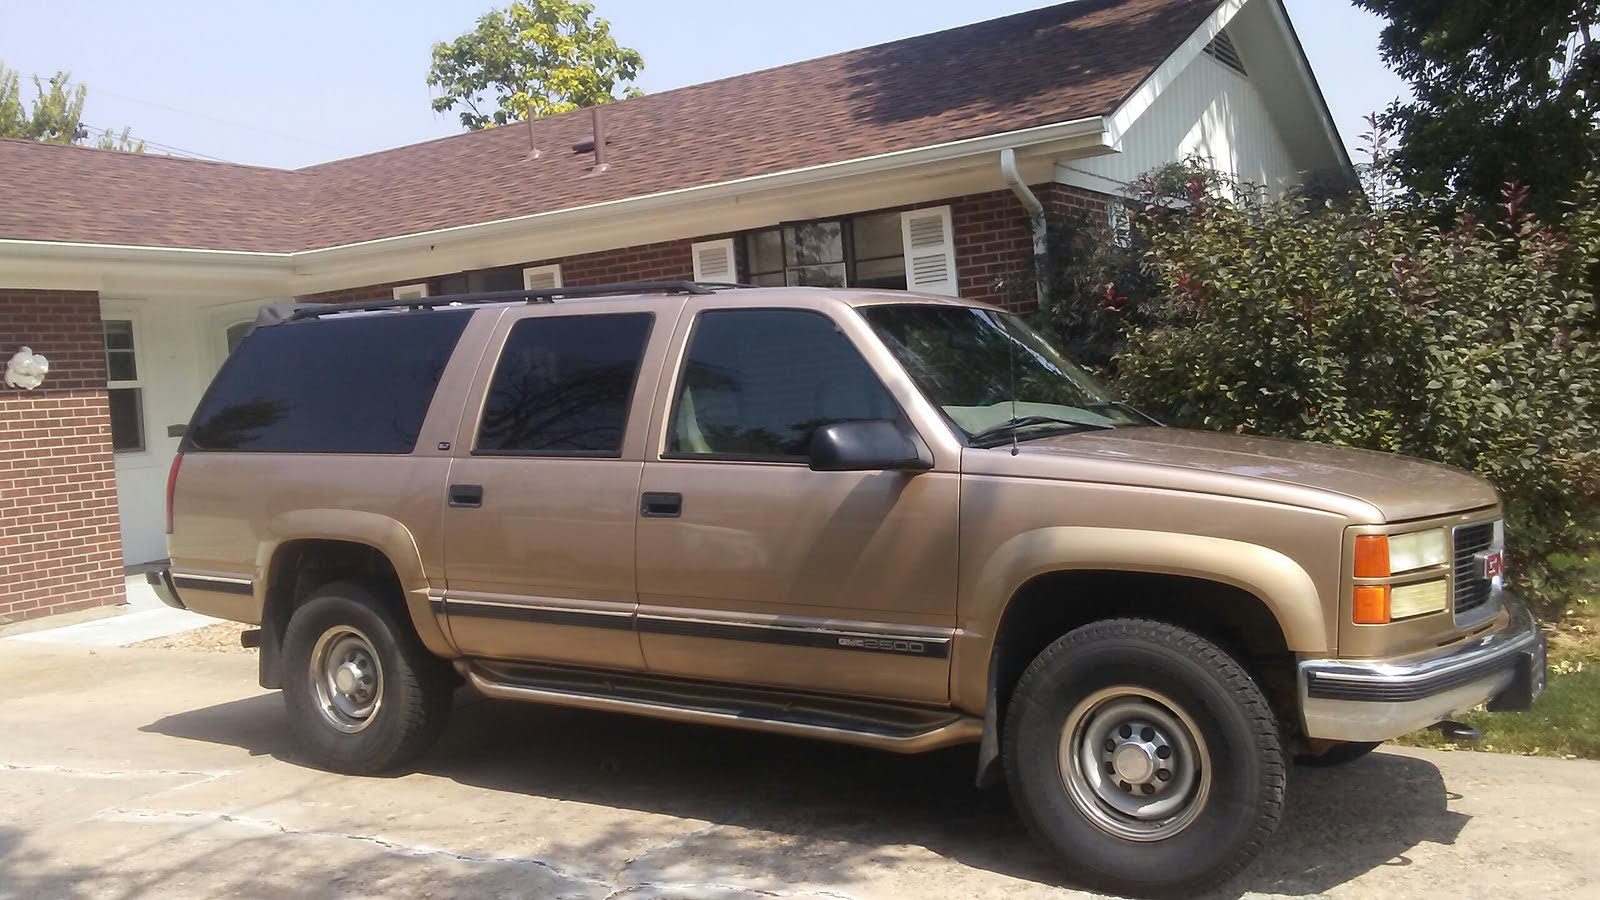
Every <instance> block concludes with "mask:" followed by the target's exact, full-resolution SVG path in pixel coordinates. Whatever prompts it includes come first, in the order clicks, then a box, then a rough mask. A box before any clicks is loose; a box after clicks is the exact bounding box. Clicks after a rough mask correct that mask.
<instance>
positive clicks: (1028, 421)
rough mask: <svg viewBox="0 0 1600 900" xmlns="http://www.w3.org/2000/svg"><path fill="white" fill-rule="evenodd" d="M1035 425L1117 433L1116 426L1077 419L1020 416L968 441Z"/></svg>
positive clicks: (990, 438) (973, 441) (1000, 435)
mask: <svg viewBox="0 0 1600 900" xmlns="http://www.w3.org/2000/svg"><path fill="white" fill-rule="evenodd" d="M1035 425H1071V426H1072V427H1074V428H1093V429H1096V430H1099V431H1115V430H1116V428H1117V426H1115V425H1102V424H1100V423H1097V422H1082V421H1078V420H1076V419H1062V418H1058V417H1056V416H1019V417H1017V418H1015V419H1010V420H1008V421H1005V422H1001V423H1000V424H999V425H996V426H994V427H993V428H985V429H984V430H982V431H980V432H978V433H977V434H974V435H972V436H971V437H970V438H968V441H969V442H971V443H973V444H981V443H984V442H985V441H989V440H993V439H994V438H997V437H1005V436H1006V435H1015V434H1016V433H1017V432H1018V431H1019V430H1021V429H1023V428H1031V427H1033V426H1035Z"/></svg>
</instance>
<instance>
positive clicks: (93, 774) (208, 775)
mask: <svg viewBox="0 0 1600 900" xmlns="http://www.w3.org/2000/svg"><path fill="white" fill-rule="evenodd" d="M0 772H29V773H37V774H44V775H68V776H71V777H73V778H203V779H207V780H213V779H217V778H226V777H227V776H229V775H236V774H238V773H237V772H236V771H233V770H220V771H215V772H194V771H189V770H187V769H78V768H73V767H71V766H56V765H47V764H30V763H4V762H0Z"/></svg>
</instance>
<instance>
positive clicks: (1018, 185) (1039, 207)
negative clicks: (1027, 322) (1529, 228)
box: [1000, 147, 1050, 309]
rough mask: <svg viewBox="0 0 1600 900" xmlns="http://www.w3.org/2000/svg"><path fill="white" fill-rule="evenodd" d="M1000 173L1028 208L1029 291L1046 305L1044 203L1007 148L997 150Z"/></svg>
mask: <svg viewBox="0 0 1600 900" xmlns="http://www.w3.org/2000/svg"><path fill="white" fill-rule="evenodd" d="M1000 174H1002V175H1004V176H1005V178H1006V181H1007V182H1009V183H1010V185H1011V193H1013V194H1016V195H1017V199H1018V200H1020V201H1022V208H1023V209H1025V210H1027V211H1028V221H1029V222H1030V223H1032V225H1033V291H1034V295H1035V297H1036V299H1037V300H1038V301H1039V308H1040V309H1048V308H1049V307H1050V292H1049V288H1048V284H1049V262H1050V240H1049V229H1048V227H1047V226H1046V224H1045V218H1044V204H1043V203H1040V202H1039V198H1038V197H1037V196H1035V195H1034V193H1033V189H1032V188H1029V187H1028V183H1027V182H1026V181H1023V180H1022V174H1021V173H1020V172H1018V171H1017V152H1016V151H1015V150H1013V149H1011V148H1010V147H1007V148H1005V149H1004V150H1001V151H1000Z"/></svg>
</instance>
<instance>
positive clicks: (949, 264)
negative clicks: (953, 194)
mask: <svg viewBox="0 0 1600 900" xmlns="http://www.w3.org/2000/svg"><path fill="white" fill-rule="evenodd" d="M900 233H901V237H902V238H903V239H904V241H905V252H906V288H907V289H909V290H913V291H922V292H923V293H927V294H943V295H945V296H947V297H954V296H956V293H957V290H956V289H957V284H956V245H955V238H954V236H953V235H954V231H953V229H952V228H951V225H950V207H948V206H938V207H934V208H933V209H914V210H912V211H910V212H905V213H901V214H900Z"/></svg>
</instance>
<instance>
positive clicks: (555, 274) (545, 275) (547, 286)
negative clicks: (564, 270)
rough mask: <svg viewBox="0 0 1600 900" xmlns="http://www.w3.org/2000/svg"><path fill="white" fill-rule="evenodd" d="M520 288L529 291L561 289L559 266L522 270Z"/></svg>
mask: <svg viewBox="0 0 1600 900" xmlns="http://www.w3.org/2000/svg"><path fill="white" fill-rule="evenodd" d="M522 286H523V288H524V289H526V290H530V291H547V290H552V289H554V288H558V287H562V284H561V266H560V265H559V264H557V265H551V266H530V267H528V268H526V269H523V270H522Z"/></svg>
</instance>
